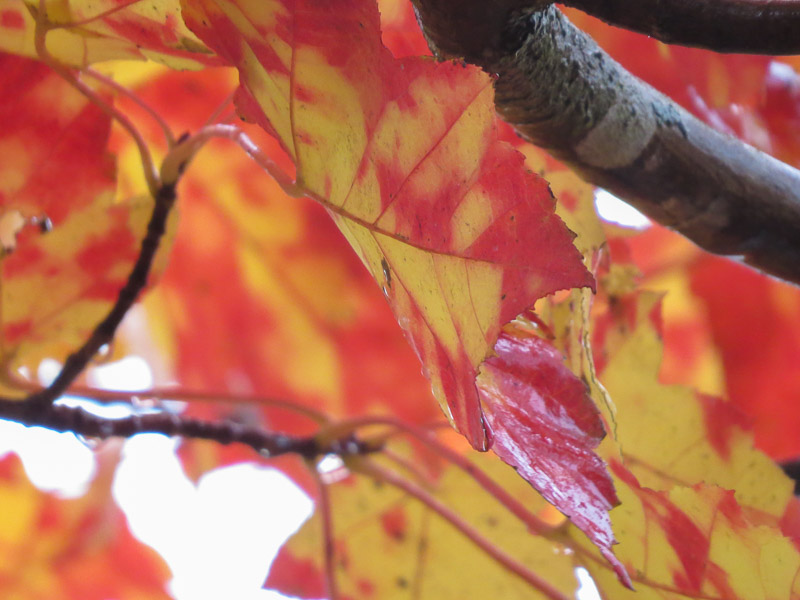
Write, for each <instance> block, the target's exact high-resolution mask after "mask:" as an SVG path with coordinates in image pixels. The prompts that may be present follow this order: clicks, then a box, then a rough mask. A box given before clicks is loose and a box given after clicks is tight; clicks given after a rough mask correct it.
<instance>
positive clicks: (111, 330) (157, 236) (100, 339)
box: [24, 183, 175, 411]
mask: <svg viewBox="0 0 800 600" xmlns="http://www.w3.org/2000/svg"><path fill="white" fill-rule="evenodd" d="M174 203H175V184H174V183H173V184H170V185H165V186H162V187H160V188H159V189H158V191H157V193H156V196H155V202H154V205H153V212H152V214H151V217H150V221H149V223H148V225H147V234H146V235H145V237H144V239H143V240H142V244H141V248H140V250H139V256H138V257H137V259H136V262H135V263H134V266H133V269H132V270H131V273H130V275H129V276H128V280H127V282H126V283H125V285H124V286H123V288H122V289H121V290H120V291H119V294H118V296H117V300H116V302H115V303H114V306H112V307H111V310H110V311H109V313H108V314H107V315H106V317H105V318H104V319H103V320H102V321H100V323H99V324H98V325H97V326H96V327H95V329H94V330H93V331H92V333H91V335H90V336H89V338H88V339H87V340H86V341H85V342H84V343H83V345H82V346H81V347H80V348H78V349H77V350H76V351H75V352H73V353H72V354H70V355H69V356H68V357H67V359H66V360H65V361H64V366H63V367H62V368H61V371H60V372H59V374H58V375H57V376H56V378H55V379H54V380H53V382H52V383H51V384H50V385H49V386H47V387H46V388H45V389H43V390H41V391H39V392H34V393H33V394H31V395H29V396H28V397H27V398H26V399H25V400H24V403H25V405H26V406H27V407H28V408H29V409H30V410H32V411H36V410H37V409H40V408H42V407H46V406H49V405H51V404H52V403H53V402H54V401H55V400H56V399H57V398H58V397H59V396H61V395H62V394H63V393H64V392H65V391H66V390H67V389H68V388H69V386H70V385H72V383H73V382H74V381H75V379H76V378H77V377H78V376H79V375H80V374H81V373H82V372H83V370H84V369H85V368H86V366H87V365H88V364H89V362H90V361H91V360H92V358H93V357H94V356H95V355H96V354H97V352H98V350H100V348H101V347H102V346H103V345H104V344H108V343H109V342H111V340H112V339H113V338H114V335H115V333H116V331H117V328H118V327H119V324H120V323H121V322H122V319H123V318H124V317H125V315H126V314H127V313H128V310H129V309H130V308H131V306H133V304H134V302H136V299H137V298H138V297H139V294H140V293H141V291H142V290H143V289H144V287H145V286H146V285H147V278H148V276H149V274H150V267H151V266H152V264H153V260H154V259H155V255H156V253H157V252H158V248H159V246H160V242H161V238H162V236H163V235H164V232H165V231H166V225H167V219H168V217H169V214H170V211H171V210H172V206H173V204H174Z"/></svg>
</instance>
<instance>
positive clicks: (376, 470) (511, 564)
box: [347, 458, 568, 600]
mask: <svg viewBox="0 0 800 600" xmlns="http://www.w3.org/2000/svg"><path fill="white" fill-rule="evenodd" d="M347 464H348V466H350V467H351V469H353V470H354V471H356V472H359V473H362V474H364V475H368V476H370V477H372V478H374V479H376V480H378V481H384V482H386V483H388V484H389V485H392V486H394V487H396V488H397V489H399V490H402V491H403V492H405V493H407V494H408V495H409V496H411V497H412V498H415V499H416V500H418V501H419V502H421V503H422V504H424V505H425V506H427V507H428V508H430V509H431V510H432V511H434V512H435V513H436V514H438V515H439V516H440V517H442V518H443V519H444V520H446V521H447V522H449V523H450V524H451V525H452V526H453V527H455V528H456V529H457V530H458V531H460V532H461V533H462V534H463V535H464V536H465V537H466V538H467V539H469V540H470V541H471V542H472V543H473V544H475V545H476V546H477V547H478V548H480V549H481V550H483V551H484V552H485V553H486V554H487V555H488V556H489V557H490V558H492V559H493V560H494V561H496V562H497V563H498V564H499V565H500V566H502V567H503V568H504V569H506V570H507V571H509V572H511V573H513V574H514V575H517V576H518V577H520V578H521V579H523V580H524V581H525V582H526V583H528V584H529V585H530V586H532V587H533V588H535V589H537V590H538V591H539V592H541V593H542V594H543V595H544V596H545V597H547V598H550V600H568V598H567V596H565V595H564V594H562V593H561V592H560V591H559V590H558V589H556V588H555V587H553V586H552V585H551V584H550V583H549V582H548V581H547V580H546V579H544V578H542V577H540V576H539V575H537V574H536V573H534V572H533V571H531V570H530V569H528V568H527V567H525V566H524V565H523V564H521V563H519V562H517V561H516V560H515V559H514V558H512V557H511V556H510V555H508V554H506V553H505V552H503V551H502V550H501V549H500V548H498V547H497V546H495V545H494V544H493V543H492V542H491V541H489V540H488V539H487V538H485V537H484V536H483V535H482V534H481V533H480V532H478V530H476V529H475V528H474V527H472V525H470V524H469V523H467V522H466V521H465V520H464V519H462V518H461V517H460V516H459V515H457V514H456V513H455V512H454V511H453V510H451V509H450V508H449V507H448V506H446V505H445V504H443V503H441V502H439V500H437V499H436V498H434V497H433V496H432V495H431V494H429V493H428V492H427V491H425V490H424V489H423V488H421V487H420V486H418V485H417V484H415V483H412V482H410V481H407V480H406V479H404V478H402V477H400V476H399V475H398V474H397V473H395V472H394V471H392V470H390V469H387V468H386V467H383V466H381V465H379V464H377V463H375V462H374V461H371V460H369V459H367V458H359V459H357V460H352V461H349V462H348V463H347Z"/></svg>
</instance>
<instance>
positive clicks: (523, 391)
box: [478, 324, 627, 581]
mask: <svg viewBox="0 0 800 600" xmlns="http://www.w3.org/2000/svg"><path fill="white" fill-rule="evenodd" d="M515 325H516V324H512V325H511V326H509V327H507V328H506V330H505V331H504V332H503V333H502V334H501V335H500V339H499V340H498V342H497V344H496V345H495V351H496V352H497V356H493V357H491V358H489V359H487V360H486V362H484V364H483V366H482V368H481V373H480V375H479V376H478V390H479V393H480V396H481V400H482V403H483V407H484V414H485V415H486V419H487V422H488V424H489V427H490V428H491V430H492V434H493V436H494V439H493V445H492V448H493V450H494V452H495V453H496V454H497V455H498V456H500V458H502V459H503V460H504V461H505V462H506V463H508V464H509V465H511V466H512V467H514V468H515V469H516V470H517V471H518V472H519V473H520V475H522V476H523V477H524V478H525V479H526V480H527V481H529V482H530V483H531V485H533V487H534V488H536V489H537V490H538V491H539V492H540V493H541V494H542V495H543V496H544V497H545V498H547V500H549V501H550V502H552V503H553V505H555V506H556V507H558V508H559V509H560V510H561V511H562V512H563V513H564V514H566V515H567V516H568V517H569V518H570V519H571V520H572V522H573V523H574V524H575V525H576V526H578V527H579V528H580V529H581V530H583V531H584V532H585V533H586V535H588V536H589V539H591V540H592V541H593V542H594V543H595V544H596V545H597V546H598V548H600V549H601V551H602V552H603V555H604V556H605V557H606V558H607V559H608V560H609V561H610V562H611V563H612V564H613V565H614V566H615V568H616V569H617V570H618V574H619V576H620V577H621V578H622V579H623V580H626V581H627V575H626V573H625V570H624V568H623V567H622V565H620V564H619V563H618V562H617V560H616V559H615V557H614V554H613V552H612V551H611V546H612V545H613V544H614V543H615V542H614V534H613V532H612V531H611V522H610V520H609V517H608V511H609V510H610V509H611V508H613V507H614V506H616V505H617V504H618V503H619V500H618V499H617V495H616V493H615V492H614V486H613V484H612V482H611V479H610V478H609V476H608V473H607V472H606V467H605V463H604V462H603V461H602V460H601V459H600V457H599V456H597V454H595V452H594V449H595V448H596V447H597V445H598V444H599V443H600V441H601V440H602V439H603V437H604V436H605V429H604V428H603V423H602V421H601V420H600V414H599V411H598V410H597V408H595V405H594V403H593V402H592V399H591V397H590V396H589V395H588V393H587V388H586V386H585V385H584V383H583V382H582V381H581V380H580V379H578V378H577V377H576V376H575V375H574V374H573V373H572V372H571V371H570V370H569V369H567V368H566V367H565V366H564V364H563V358H562V356H561V354H560V353H559V352H558V351H557V350H556V349H555V348H553V346H552V345H551V344H550V343H548V342H547V341H546V340H543V339H541V338H539V337H537V336H536V335H535V334H534V333H530V332H528V331H525V329H523V328H522V327H519V326H515Z"/></svg>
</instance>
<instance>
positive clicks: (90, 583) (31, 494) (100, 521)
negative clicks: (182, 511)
mask: <svg viewBox="0 0 800 600" xmlns="http://www.w3.org/2000/svg"><path fill="white" fill-rule="evenodd" d="M108 458H109V457H104V458H102V459H101V462H102V463H107V464H105V465H104V466H103V465H101V467H100V469H99V474H98V476H97V477H96V479H95V481H94V482H93V483H92V485H91V487H90V489H89V490H88V492H87V494H86V495H84V496H82V497H81V498H77V499H73V500H63V499H59V498H58V497H56V496H54V495H51V494H46V493H43V492H41V491H40V490H37V489H36V488H35V487H34V486H33V484H31V483H30V482H29V481H28V479H27V477H26V475H25V471H24V469H23V468H22V463H21V462H20V460H19V459H18V458H17V457H16V456H15V455H13V454H9V455H7V456H5V457H4V458H2V459H1V460H0V501H2V504H3V511H2V513H0V531H2V535H0V556H2V558H3V560H2V562H1V563H0V587H2V589H3V595H4V596H6V597H8V598H19V599H20V600H28V599H30V600H35V599H40V598H50V599H53V600H61V599H64V600H103V599H105V598H110V597H116V598H141V599H142V600H145V599H146V600H150V599H152V600H156V599H159V600H160V599H166V598H168V595H167V594H166V593H165V591H164V581H165V580H166V579H167V578H168V576H169V570H168V569H167V567H166V565H165V564H164V563H163V562H162V560H161V559H160V558H159V557H158V556H157V555H156V554H155V552H154V551H153V550H151V549H149V548H147V547H145V546H144V545H142V544H141V543H140V542H138V541H137V540H136V539H135V538H134V537H133V535H132V534H131V533H130V531H129V530H128V527H127V524H126V522H125V519H124V516H123V515H122V513H121V512H120V511H119V509H118V508H116V507H115V506H113V505H109V504H108V498H109V494H110V485H111V481H112V475H113V467H114V465H115V464H116V462H115V461H114V460H112V461H110V462H109V461H108Z"/></svg>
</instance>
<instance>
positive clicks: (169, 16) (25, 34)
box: [0, 0, 220, 69]
mask: <svg viewBox="0 0 800 600" xmlns="http://www.w3.org/2000/svg"><path fill="white" fill-rule="evenodd" d="M45 7H46V11H47V20H48V27H50V29H49V31H48V32H47V36H46V40H47V50H48V52H50V54H51V55H52V56H54V57H55V58H56V59H57V60H59V61H61V62H64V63H66V64H69V65H74V66H78V67H85V66H88V65H91V64H94V63H97V62H101V61H107V60H114V59H117V60H131V59H134V60H146V59H149V60H154V61H157V62H161V63H163V64H166V65H169V66H170V67H173V68H175V69H198V68H202V67H204V66H212V65H218V64H220V61H219V59H218V58H217V57H215V56H214V55H213V53H212V52H211V51H210V50H209V49H208V48H206V47H205V46H204V45H203V44H202V42H200V40H198V39H197V37H195V35H194V34H192V32H191V31H189V30H188V29H187V28H186V25H184V23H183V19H182V18H181V15H180V4H179V2H178V0H159V1H158V2H141V1H139V0H123V1H115V0H100V1H98V0H91V1H88V0H69V1H67V2H62V1H56V0H47V1H46V2H45ZM38 11H39V3H38V1H37V0H28V1H26V0H0V50H4V51H6V52H11V53H14V54H20V55H23V56H28V57H32V58H35V57H36V56H37V52H36V45H35V39H34V38H35V29H36V19H35V15H36V14H37V13H38Z"/></svg>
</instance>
